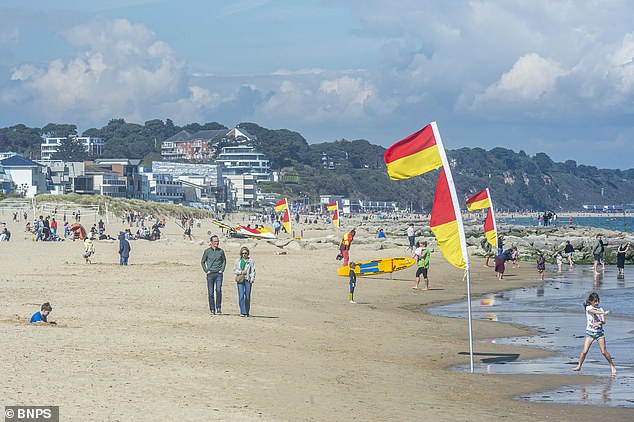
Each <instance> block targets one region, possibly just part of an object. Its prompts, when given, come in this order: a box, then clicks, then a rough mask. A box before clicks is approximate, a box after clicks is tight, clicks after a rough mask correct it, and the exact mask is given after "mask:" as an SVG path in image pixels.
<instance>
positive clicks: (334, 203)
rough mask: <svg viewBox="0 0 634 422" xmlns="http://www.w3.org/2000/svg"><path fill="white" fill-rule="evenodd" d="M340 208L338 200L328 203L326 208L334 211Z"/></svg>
mask: <svg viewBox="0 0 634 422" xmlns="http://www.w3.org/2000/svg"><path fill="white" fill-rule="evenodd" d="M338 208H339V204H338V203H337V201H335V202H331V203H330V204H326V209H327V210H328V211H334V210H336V209H338Z"/></svg>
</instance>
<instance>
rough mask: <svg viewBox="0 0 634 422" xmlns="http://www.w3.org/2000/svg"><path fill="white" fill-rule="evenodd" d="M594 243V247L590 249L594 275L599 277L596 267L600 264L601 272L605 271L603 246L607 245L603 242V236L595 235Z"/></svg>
mask: <svg viewBox="0 0 634 422" xmlns="http://www.w3.org/2000/svg"><path fill="white" fill-rule="evenodd" d="M596 240H597V241H596V242H595V244H594V247H593V248H592V255H593V257H594V266H593V269H594V275H595V276H596V275H599V271H597V266H598V265H599V263H601V270H602V271H603V270H605V261H604V260H603V253H604V252H605V245H607V243H604V242H603V236H602V235H601V234H597V235H596Z"/></svg>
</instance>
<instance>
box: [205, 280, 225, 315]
mask: <svg viewBox="0 0 634 422" xmlns="http://www.w3.org/2000/svg"><path fill="white" fill-rule="evenodd" d="M214 287H215V290H216V300H215V302H214ZM207 295H208V296H209V311H210V312H216V311H218V312H221V309H222V307H221V305H222V273H219V272H213V273H207Z"/></svg>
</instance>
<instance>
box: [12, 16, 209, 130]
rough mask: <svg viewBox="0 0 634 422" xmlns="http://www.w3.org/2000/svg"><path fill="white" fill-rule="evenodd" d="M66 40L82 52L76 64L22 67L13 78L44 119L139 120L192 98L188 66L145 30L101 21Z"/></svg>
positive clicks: (76, 30) (54, 62)
mask: <svg viewBox="0 0 634 422" xmlns="http://www.w3.org/2000/svg"><path fill="white" fill-rule="evenodd" d="M66 36H67V39H68V40H69V41H70V42H71V43H72V44H74V45H76V46H77V47H79V48H80V49H79V50H78V51H77V53H76V54H75V57H74V58H72V59H70V60H68V61H67V62H64V61H63V60H61V59H56V60H52V61H51V62H50V63H48V65H47V66H46V67H37V66H35V65H32V64H27V65H22V66H18V67H17V68H15V69H14V70H13V71H12V73H11V79H12V80H14V81H17V82H19V83H18V85H17V87H16V89H17V90H18V91H19V92H22V93H23V94H24V97H25V98H29V99H31V101H32V104H27V105H26V106H27V107H33V108H35V109H36V110H37V112H39V113H40V114H41V115H42V116H43V117H44V118H46V119H52V120H64V119H68V116H71V115H72V116H73V120H75V119H85V120H89V121H90V122H91V123H92V122H96V123H103V121H104V120H107V119H110V118H112V117H113V116H123V117H125V118H128V119H135V118H137V119H138V118H144V117H146V113H147V110H148V109H149V108H152V107H153V105H156V104H170V103H179V102H182V101H183V98H187V87H186V85H185V80H186V69H185V65H184V63H183V62H182V61H179V60H178V59H177V58H176V54H175V52H174V51H173V50H172V49H171V48H170V47H169V46H168V45H167V44H166V43H164V42H162V41H158V40H156V36H155V34H154V33H153V32H152V31H150V30H149V29H147V28H146V27H145V26H143V25H139V24H136V25H133V24H131V23H130V22H128V21H126V20H123V19H118V20H115V21H103V20H99V21H94V22H91V23H87V24H83V25H79V26H76V27H72V28H70V29H69V30H68V31H67V33H66ZM81 47H86V48H85V49H81ZM12 98H15V96H13V97H12ZM190 98H192V100H195V101H200V97H196V96H193V97H190Z"/></svg>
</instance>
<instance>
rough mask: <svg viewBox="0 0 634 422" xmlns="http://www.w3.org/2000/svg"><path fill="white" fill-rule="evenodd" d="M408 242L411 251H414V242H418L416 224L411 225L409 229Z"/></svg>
mask: <svg viewBox="0 0 634 422" xmlns="http://www.w3.org/2000/svg"><path fill="white" fill-rule="evenodd" d="M407 240H409V251H410V252H413V251H414V242H415V241H416V232H415V231H414V223H410V224H409V227H408V228H407Z"/></svg>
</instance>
